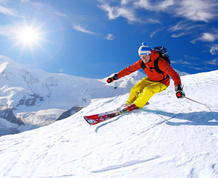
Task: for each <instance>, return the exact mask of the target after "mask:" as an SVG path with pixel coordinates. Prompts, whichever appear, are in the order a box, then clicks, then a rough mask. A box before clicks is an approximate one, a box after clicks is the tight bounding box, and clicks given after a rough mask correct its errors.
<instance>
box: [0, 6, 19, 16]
mask: <svg viewBox="0 0 218 178" xmlns="http://www.w3.org/2000/svg"><path fill="white" fill-rule="evenodd" d="M0 13H3V14H6V15H15V13H14V11H13V10H12V9H9V8H6V7H3V6H0Z"/></svg>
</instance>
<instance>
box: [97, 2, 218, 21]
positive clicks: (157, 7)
mask: <svg viewBox="0 0 218 178" xmlns="http://www.w3.org/2000/svg"><path fill="white" fill-rule="evenodd" d="M99 2H100V3H101V5H100V6H99V7H100V8H102V9H103V10H105V11H106V12H107V13H108V17H109V19H116V18H118V17H124V18H126V19H127V20H128V21H129V22H141V21H140V20H139V19H140V17H138V16H137V11H138V10H140V9H142V8H143V9H145V10H146V11H155V12H165V13H168V14H172V15H175V16H179V17H185V18H186V19H189V20H192V21H205V22H208V21H209V20H212V19H216V18H217V17H218V12H217V8H218V1H217V0H162V1H151V0H120V1H119V0H117V1H114V0H99Z"/></svg>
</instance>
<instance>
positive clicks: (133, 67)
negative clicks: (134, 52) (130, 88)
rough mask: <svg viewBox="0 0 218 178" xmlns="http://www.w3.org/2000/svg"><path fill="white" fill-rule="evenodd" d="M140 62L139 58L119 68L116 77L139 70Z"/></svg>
mask: <svg viewBox="0 0 218 178" xmlns="http://www.w3.org/2000/svg"><path fill="white" fill-rule="evenodd" d="M141 63H142V60H141V59H140V60H139V61H137V62H135V63H134V64H132V65H131V66H129V67H127V68H125V69H123V70H121V71H120V72H119V73H117V76H118V78H122V77H124V76H126V75H129V74H131V73H133V72H135V71H137V70H139V69H140V68H141Z"/></svg>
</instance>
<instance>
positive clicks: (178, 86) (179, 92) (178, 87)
mask: <svg viewBox="0 0 218 178" xmlns="http://www.w3.org/2000/svg"><path fill="white" fill-rule="evenodd" d="M159 61H160V63H158V65H159V68H160V70H162V71H163V72H165V73H167V74H168V75H169V76H170V77H171V78H172V79H173V81H174V86H175V91H176V97H177V98H184V97H185V93H184V91H183V87H182V82H181V79H180V76H179V74H178V73H177V72H176V71H175V70H174V69H173V68H172V67H171V65H170V64H168V63H167V62H166V61H164V60H159Z"/></svg>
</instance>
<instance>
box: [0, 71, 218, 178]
mask: <svg viewBox="0 0 218 178" xmlns="http://www.w3.org/2000/svg"><path fill="white" fill-rule="evenodd" d="M182 81H183V84H184V86H185V92H186V95H187V96H188V97H190V98H192V99H196V100H198V101H200V102H203V103H206V104H207V105H208V106H209V107H210V108H211V110H212V111H210V110H209V109H208V108H207V107H205V106H203V105H200V104H197V103H194V102H191V101H189V100H186V99H177V98H176V97H175V94H174V87H173V82H172V83H171V85H170V87H169V88H168V89H167V90H165V91H164V92H162V93H159V94H157V95H155V96H154V97H153V98H152V99H151V100H150V102H151V104H150V105H149V106H147V107H145V108H143V109H142V110H138V111H136V112H133V113H129V114H128V115H122V116H118V117H116V118H114V119H111V120H109V121H107V122H103V123H101V124H98V125H95V126H90V125H88V124H87V123H86V122H85V121H84V120H83V118H82V116H83V115H87V114H94V113H98V112H103V111H106V110H110V109H111V108H116V107H118V106H120V104H122V103H123V102H124V101H125V100H126V98H127V97H128V95H127V94H126V95H120V96H118V97H113V98H105V99H99V100H95V101H94V102H92V103H91V104H90V105H88V106H87V107H86V108H84V109H82V110H80V111H79V112H77V113H76V114H74V115H73V116H71V117H69V118H67V119H65V120H60V121H57V122H55V123H53V124H51V125H49V126H45V127H41V128H38V129H35V130H31V131H27V132H23V133H20V134H15V135H7V136H2V137H0V176H1V177H81V178H83V177H93V178H96V177H97V178H102V177H104V178H107V177H108V178H110V177H125V178H130V177H131V178H133V177H134V178H141V177H149V178H156V177H167V178H175V177H176V178H184V177H188V178H192V177H198V178H205V177H206V178H215V177H218V129H217V126H218V102H217V101H218V94H217V91H218V71H213V72H208V73H201V74H195V75H188V76H184V77H182Z"/></svg>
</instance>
